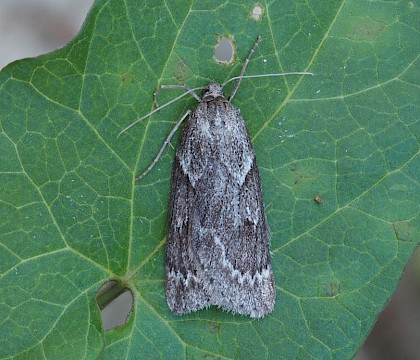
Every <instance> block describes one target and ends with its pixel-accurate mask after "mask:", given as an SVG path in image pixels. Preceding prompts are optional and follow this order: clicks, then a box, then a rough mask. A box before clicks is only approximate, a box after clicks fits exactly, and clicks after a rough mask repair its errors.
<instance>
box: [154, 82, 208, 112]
mask: <svg viewBox="0 0 420 360" xmlns="http://www.w3.org/2000/svg"><path fill="white" fill-rule="evenodd" d="M162 89H182V90H185V92H187V93H189V94H191V95H192V96H193V97H194V98H196V99H197V100H198V101H201V99H200V97H199V96H198V95H197V94H196V93H195V91H194V90H191V88H190V87H189V86H188V85H160V86H159V87H158V88H157V90H156V91H155V92H154V93H153V104H154V105H155V107H156V109H157V108H158V107H159V105H158V103H157V96H158V94H159V93H160V90H162Z"/></svg>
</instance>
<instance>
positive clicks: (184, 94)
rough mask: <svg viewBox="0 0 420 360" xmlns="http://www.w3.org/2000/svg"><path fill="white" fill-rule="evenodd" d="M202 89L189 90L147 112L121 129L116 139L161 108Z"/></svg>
mask: <svg viewBox="0 0 420 360" xmlns="http://www.w3.org/2000/svg"><path fill="white" fill-rule="evenodd" d="M203 89H204V88H203V87H198V88H195V89H189V90H188V91H186V92H185V93H183V94H182V95H179V96H177V97H176V98H174V99H172V100H170V101H168V102H167V103H165V104H163V105H161V106H159V107H158V108H156V109H154V110H153V111H151V112H149V113H148V114H146V115H144V116H142V117H141V118H140V119H137V120H136V121H134V122H133V123H131V124H130V125H128V126H127V127H125V128H124V129H122V130H121V131H120V132H119V133H118V135H117V138H119V137H120V136H121V135H122V134H124V133H125V132H126V131H127V130H128V129H130V128H132V127H133V126H134V125H136V124H138V123H139V122H140V121H142V120H144V119H146V118H147V117H148V116H150V115H152V114H154V113H155V112H158V111H160V110H162V109H163V108H165V107H167V106H168V105H171V104H172V103H174V102H175V101H178V100H179V99H181V98H183V97H184V96H186V95H188V94H191V93H194V91H196V90H203Z"/></svg>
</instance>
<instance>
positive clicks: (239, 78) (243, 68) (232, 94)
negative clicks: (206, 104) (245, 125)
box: [222, 35, 261, 101]
mask: <svg viewBox="0 0 420 360" xmlns="http://www.w3.org/2000/svg"><path fill="white" fill-rule="evenodd" d="M260 42H261V36H260V35H258V36H257V40H256V41H255V43H254V46H253V47H252V49H251V50H250V52H249V54H248V56H247V58H246V60H245V62H244V65H243V66H242V70H241V73H240V74H239V76H237V77H236V79H238V81H237V82H236V85H235V87H234V88H233V91H232V93H231V94H230V96H229V97H228V101H231V100H232V99H233V97H234V96H235V94H236V92H237V91H238V88H239V85H240V84H241V80H242V78H243V75H244V74H245V70H246V68H247V67H248V64H249V60H250V59H251V57H252V54H254V51H255V49H256V48H257V47H258V45H259V44H260ZM223 85H224V84H223ZM223 85H222V87H223Z"/></svg>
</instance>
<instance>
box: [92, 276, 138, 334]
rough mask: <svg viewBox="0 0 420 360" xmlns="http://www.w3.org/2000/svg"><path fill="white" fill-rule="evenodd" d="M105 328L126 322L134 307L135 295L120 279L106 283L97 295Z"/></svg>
mask: <svg viewBox="0 0 420 360" xmlns="http://www.w3.org/2000/svg"><path fill="white" fill-rule="evenodd" d="M96 301H97V303H98V305H99V309H100V310H101V318H102V326H103V328H104V330H109V329H114V328H116V327H118V326H121V325H123V324H125V323H126V322H127V320H128V318H129V316H130V313H131V310H132V309H133V304H134V297H133V294H132V293H131V291H130V289H128V288H127V287H125V286H123V285H122V284H121V283H119V282H118V281H115V280H112V281H108V282H107V283H105V284H104V285H103V286H102V288H101V289H100V290H99V291H98V294H97V295H96Z"/></svg>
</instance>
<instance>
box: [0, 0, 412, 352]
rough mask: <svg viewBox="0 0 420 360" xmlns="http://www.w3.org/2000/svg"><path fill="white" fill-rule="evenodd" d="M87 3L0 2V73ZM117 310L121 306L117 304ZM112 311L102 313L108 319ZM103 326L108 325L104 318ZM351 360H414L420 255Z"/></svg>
mask: <svg viewBox="0 0 420 360" xmlns="http://www.w3.org/2000/svg"><path fill="white" fill-rule="evenodd" d="M92 3H93V0H0V69H1V68H3V67H4V66H6V65H7V64H8V63H10V62H12V61H14V60H17V59H22V58H25V57H33V56H37V55H40V54H43V53H46V52H49V51H51V50H54V49H56V48H59V47H62V46H64V45H65V44H66V43H67V42H69V41H70V40H71V39H72V38H73V37H74V35H76V33H77V32H78V31H79V29H80V27H81V25H82V23H83V21H84V19H85V17H86V14H87V12H88V11H89V8H90V6H91V5H92ZM128 301H129V300H128ZM122 306H127V305H126V303H125V305H124V302H123V305H122ZM118 311H120V310H115V309H112V310H111V309H109V310H108V312H110V315H115V313H116V312H118ZM104 321H110V320H109V319H108V317H106V318H104ZM110 326H111V325H110V324H108V326H107V327H110ZM355 359H356V360H379V359H380V360H391V359H392V360H400V359H401V360H402V359H404V360H418V359H420V250H417V252H416V253H415V254H414V256H413V258H412V259H411V261H410V263H409V264H408V265H407V268H406V271H405V273H404V276H403V278H402V280H401V282H400V285H399V287H398V289H397V292H396V293H395V295H394V296H393V297H392V299H391V301H390V302H389V304H388V306H387V307H386V308H385V310H384V311H383V313H382V314H381V315H380V317H379V318H378V320H377V322H376V325H375V327H374V328H373V330H372V332H371V334H370V336H369V337H368V338H367V340H366V343H365V345H364V346H363V348H362V349H361V350H360V351H359V353H358V354H357V356H356V357H355Z"/></svg>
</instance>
